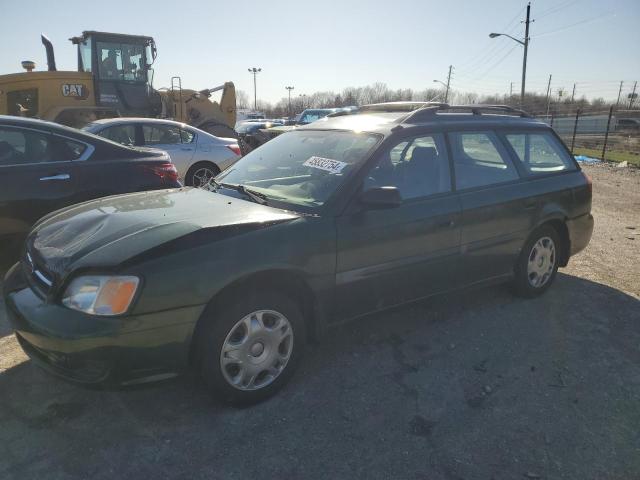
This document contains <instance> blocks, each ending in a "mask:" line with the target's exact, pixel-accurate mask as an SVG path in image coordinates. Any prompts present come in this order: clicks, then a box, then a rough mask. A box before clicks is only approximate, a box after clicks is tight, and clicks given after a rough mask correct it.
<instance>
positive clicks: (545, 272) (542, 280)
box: [527, 237, 556, 288]
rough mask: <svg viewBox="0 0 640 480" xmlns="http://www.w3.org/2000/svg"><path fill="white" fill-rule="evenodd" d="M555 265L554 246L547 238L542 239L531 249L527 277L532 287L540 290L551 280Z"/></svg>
mask: <svg viewBox="0 0 640 480" xmlns="http://www.w3.org/2000/svg"><path fill="white" fill-rule="evenodd" d="M555 265H556V246H555V245H554V243H553V240H551V238H549V237H542V238H541V239H539V240H538V241H537V242H536V243H535V244H534V245H533V247H532V248H531V252H530V253H529V262H528V265H527V276H528V278H529V284H530V285H531V286H532V287H535V288H540V287H542V286H544V285H545V284H546V283H547V282H548V281H549V278H551V275H552V273H553V269H554V268H555Z"/></svg>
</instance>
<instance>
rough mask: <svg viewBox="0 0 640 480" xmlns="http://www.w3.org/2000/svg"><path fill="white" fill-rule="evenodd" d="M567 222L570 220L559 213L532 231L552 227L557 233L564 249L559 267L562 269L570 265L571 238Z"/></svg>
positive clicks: (549, 217) (544, 220) (540, 223)
mask: <svg viewBox="0 0 640 480" xmlns="http://www.w3.org/2000/svg"><path fill="white" fill-rule="evenodd" d="M567 220H568V218H567V217H566V216H565V215H563V214H561V213H557V214H555V215H550V216H547V217H546V218H544V219H542V220H541V221H540V222H539V223H538V224H537V225H536V227H535V228H534V229H533V230H532V233H533V232H534V231H535V230H537V229H539V228H540V227H544V226H550V227H552V228H553V229H554V230H555V231H556V233H557V234H558V236H559V237H560V240H561V241H562V249H561V251H560V255H559V258H558V265H559V266H561V267H566V266H567V264H568V263H569V256H570V255H569V253H570V252H571V237H570V236H569V229H568V227H567Z"/></svg>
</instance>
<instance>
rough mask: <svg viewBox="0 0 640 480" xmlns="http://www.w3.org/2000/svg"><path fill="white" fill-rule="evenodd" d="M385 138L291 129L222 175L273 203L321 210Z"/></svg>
mask: <svg viewBox="0 0 640 480" xmlns="http://www.w3.org/2000/svg"><path fill="white" fill-rule="evenodd" d="M380 138H381V136H380V135H373V134H369V133H354V132H343V131H317V130H298V131H293V132H288V133H286V134H284V135H280V136H278V137H276V138H275V139H273V140H271V141H270V142H267V143H265V144H264V145H262V146H261V147H260V148H258V149H256V150H254V151H252V152H251V153H249V154H248V155H246V156H244V157H243V158H241V159H240V160H239V161H238V162H237V163H236V164H234V165H233V167H231V168H230V169H229V170H227V171H225V172H223V173H222V174H221V175H220V176H218V177H217V178H216V181H217V182H218V183H226V184H232V185H244V186H246V187H247V188H250V189H251V190H254V191H256V192H258V193H260V194H262V195H264V196H265V197H266V199H267V200H268V201H269V204H272V203H277V202H281V203H285V204H289V205H295V206H299V207H303V208H302V210H306V209H309V210H315V209H316V208H319V207H321V206H322V205H324V203H325V202H326V201H327V200H328V199H329V198H330V197H331V195H332V194H333V193H334V192H335V191H336V190H337V189H338V188H339V187H340V185H342V184H343V183H344V181H345V179H346V178H347V177H348V176H349V175H351V174H353V172H355V171H356V170H357V168H358V166H359V165H360V164H361V163H362V162H363V160H364V159H365V158H366V157H367V154H368V153H369V152H370V151H371V149H372V148H373V147H374V146H375V145H376V144H377V143H378V141H379V140H380ZM273 201H275V202H273ZM305 207H306V208H305Z"/></svg>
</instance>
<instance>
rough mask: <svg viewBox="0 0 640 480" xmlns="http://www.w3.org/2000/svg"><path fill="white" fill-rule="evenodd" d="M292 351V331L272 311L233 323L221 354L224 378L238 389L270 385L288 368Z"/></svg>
mask: <svg viewBox="0 0 640 480" xmlns="http://www.w3.org/2000/svg"><path fill="white" fill-rule="evenodd" d="M292 350H293V330H292V329H291V325H290V324H289V320H287V318H286V317H285V316H284V315H283V314H281V313H279V312H276V311H274V310H258V311H256V312H252V313H250V314H249V315H247V316H245V317H244V318H242V319H241V320H240V321H238V323H236V324H235V325H234V326H233V328H232V329H231V331H230V332H229V335H227V338H226V339H225V341H224V343H223V344H222V352H221V353H220V368H221V370H222V374H223V375H224V378H225V380H226V381H227V382H229V384H230V385H231V386H233V387H234V388H237V389H239V390H257V389H260V388H263V387H266V386H267V385H269V384H271V383H272V382H273V381H274V380H275V379H276V378H278V376H279V375H280V374H281V373H282V371H283V370H284V369H285V367H286V366H287V363H288V362H289V358H290V357H291V352H292Z"/></svg>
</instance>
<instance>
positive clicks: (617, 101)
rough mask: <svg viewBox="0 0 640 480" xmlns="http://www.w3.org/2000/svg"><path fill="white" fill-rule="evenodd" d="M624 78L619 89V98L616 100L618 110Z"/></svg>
mask: <svg viewBox="0 0 640 480" xmlns="http://www.w3.org/2000/svg"><path fill="white" fill-rule="evenodd" d="M623 83H624V80H623V81H621V82H620V89H619V90H618V100H616V110H617V109H618V105H620V94H621V93H622V84H623Z"/></svg>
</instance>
